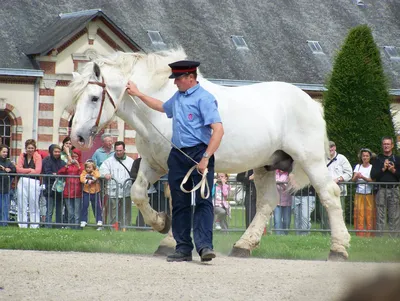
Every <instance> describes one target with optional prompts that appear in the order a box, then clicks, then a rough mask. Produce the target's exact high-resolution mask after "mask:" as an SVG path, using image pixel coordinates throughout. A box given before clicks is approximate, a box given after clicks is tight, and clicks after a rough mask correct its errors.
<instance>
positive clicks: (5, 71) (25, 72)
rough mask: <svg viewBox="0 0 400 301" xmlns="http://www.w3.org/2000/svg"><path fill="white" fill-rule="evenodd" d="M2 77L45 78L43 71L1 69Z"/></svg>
mask: <svg viewBox="0 0 400 301" xmlns="http://www.w3.org/2000/svg"><path fill="white" fill-rule="evenodd" d="M0 75H10V76H28V77H43V75H44V72H43V71H42V70H31V69H13V68H0Z"/></svg>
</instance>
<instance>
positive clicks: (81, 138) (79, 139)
mask: <svg viewBox="0 0 400 301" xmlns="http://www.w3.org/2000/svg"><path fill="white" fill-rule="evenodd" d="M78 142H79V144H81V145H84V144H85V139H84V138H83V137H82V136H78Z"/></svg>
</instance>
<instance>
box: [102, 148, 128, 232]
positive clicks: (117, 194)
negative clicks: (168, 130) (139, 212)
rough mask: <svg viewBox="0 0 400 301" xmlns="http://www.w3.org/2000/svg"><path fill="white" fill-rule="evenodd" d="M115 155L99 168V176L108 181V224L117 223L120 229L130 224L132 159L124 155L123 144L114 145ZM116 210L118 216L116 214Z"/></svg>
mask: <svg viewBox="0 0 400 301" xmlns="http://www.w3.org/2000/svg"><path fill="white" fill-rule="evenodd" d="M114 150H115V154H114V155H113V156H111V157H110V158H108V159H106V160H105V161H104V162H103V164H101V166H100V175H101V176H103V177H105V178H106V180H108V194H109V201H108V205H107V206H108V222H109V223H110V224H114V223H115V222H117V221H118V222H119V223H120V225H121V227H124V226H130V225H131V224H132V214H131V212H132V200H131V197H130V192H131V186H132V181H127V179H130V177H131V176H130V170H131V168H132V164H133V159H132V158H130V157H129V156H127V155H126V154H125V143H124V142H123V141H117V142H115V144H114ZM117 208H118V214H117Z"/></svg>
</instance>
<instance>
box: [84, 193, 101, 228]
mask: <svg viewBox="0 0 400 301" xmlns="http://www.w3.org/2000/svg"><path fill="white" fill-rule="evenodd" d="M89 201H90V203H91V204H92V210H93V214H94V217H95V218H96V223H97V222H99V221H103V218H102V214H103V209H102V207H101V199H100V193H99V192H98V193H87V192H85V191H84V192H83V204H82V211H81V222H88V211H89V210H88V209H89Z"/></svg>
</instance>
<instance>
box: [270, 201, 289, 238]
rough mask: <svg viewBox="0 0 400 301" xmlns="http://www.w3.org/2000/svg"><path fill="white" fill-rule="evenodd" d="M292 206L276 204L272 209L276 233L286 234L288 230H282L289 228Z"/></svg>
mask: <svg viewBox="0 0 400 301" xmlns="http://www.w3.org/2000/svg"><path fill="white" fill-rule="evenodd" d="M291 214H292V206H279V205H278V206H276V208H275V210H274V228H275V229H279V230H276V232H275V233H276V234H277V235H284V234H285V235H287V234H288V233H289V231H282V230H284V229H289V228H290V221H291V217H292V216H291Z"/></svg>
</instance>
